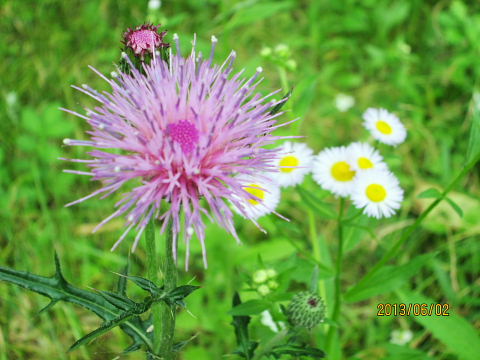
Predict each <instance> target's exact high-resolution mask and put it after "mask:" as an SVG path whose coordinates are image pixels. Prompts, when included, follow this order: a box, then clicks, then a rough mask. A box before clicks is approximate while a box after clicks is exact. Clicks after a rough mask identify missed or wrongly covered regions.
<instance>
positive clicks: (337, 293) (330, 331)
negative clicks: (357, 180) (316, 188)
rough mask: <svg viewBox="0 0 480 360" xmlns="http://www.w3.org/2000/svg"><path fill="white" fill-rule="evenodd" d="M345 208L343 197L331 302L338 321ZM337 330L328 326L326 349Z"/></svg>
mask: <svg viewBox="0 0 480 360" xmlns="http://www.w3.org/2000/svg"><path fill="white" fill-rule="evenodd" d="M344 208H345V199H343V198H341V199H340V209H339V211H338V218H337V230H338V249H337V259H336V264H335V297H334V304H333V312H332V320H333V321H334V322H335V323H338V318H339V316H340V310H341V307H342V295H341V283H342V260H343V211H344ZM336 331H338V326H330V328H329V329H328V334H327V349H328V351H329V352H331V350H332V345H333V344H332V341H333V337H334V335H335V332H336Z"/></svg>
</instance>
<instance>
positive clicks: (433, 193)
mask: <svg viewBox="0 0 480 360" xmlns="http://www.w3.org/2000/svg"><path fill="white" fill-rule="evenodd" d="M440 196H442V193H441V192H440V191H438V190H437V189H435V188H430V189H427V190H425V191H422V192H421V193H420V194H418V196H417V197H418V198H419V199H432V198H434V199H438V198H439V197H440Z"/></svg>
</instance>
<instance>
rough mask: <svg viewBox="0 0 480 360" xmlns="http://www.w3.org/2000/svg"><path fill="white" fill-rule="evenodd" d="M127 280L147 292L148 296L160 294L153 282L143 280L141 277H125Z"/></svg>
mask: <svg viewBox="0 0 480 360" xmlns="http://www.w3.org/2000/svg"><path fill="white" fill-rule="evenodd" d="M125 277H126V278H127V279H128V280H130V281H132V282H133V283H135V285H137V286H138V287H140V288H142V289H143V290H145V291H148V292H149V293H150V295H152V296H155V295H158V294H159V293H160V292H161V288H159V287H158V286H157V285H155V283H154V282H153V281H150V280H148V279H145V278H143V277H141V276H125Z"/></svg>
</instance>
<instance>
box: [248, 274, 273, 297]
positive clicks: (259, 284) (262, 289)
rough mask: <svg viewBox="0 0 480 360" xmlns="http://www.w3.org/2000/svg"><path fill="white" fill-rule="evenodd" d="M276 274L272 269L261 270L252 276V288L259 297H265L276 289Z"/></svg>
mask: <svg viewBox="0 0 480 360" xmlns="http://www.w3.org/2000/svg"><path fill="white" fill-rule="evenodd" d="M276 278H277V272H276V271H275V270H274V269H261V270H257V271H255V273H254V274H253V277H252V280H253V287H254V288H255V289H256V290H257V292H258V293H259V294H260V295H261V296H267V295H268V294H270V293H271V292H272V291H274V290H275V289H277V288H278V282H277V281H276Z"/></svg>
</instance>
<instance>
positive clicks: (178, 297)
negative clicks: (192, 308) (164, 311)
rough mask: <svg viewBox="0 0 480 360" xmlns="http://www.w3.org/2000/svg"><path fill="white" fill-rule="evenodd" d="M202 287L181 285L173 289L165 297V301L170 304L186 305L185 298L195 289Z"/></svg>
mask: <svg viewBox="0 0 480 360" xmlns="http://www.w3.org/2000/svg"><path fill="white" fill-rule="evenodd" d="M198 289H200V286H196V285H181V286H178V287H176V288H175V289H173V290H171V291H170V292H169V293H168V294H167V295H166V296H165V298H164V301H165V302H166V303H167V304H169V305H180V306H182V307H185V303H184V301H183V299H185V298H186V297H187V296H188V295H190V294H191V293H192V292H194V291H195V290H198Z"/></svg>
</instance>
